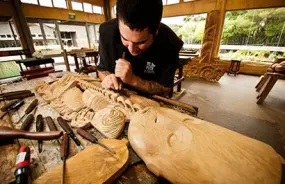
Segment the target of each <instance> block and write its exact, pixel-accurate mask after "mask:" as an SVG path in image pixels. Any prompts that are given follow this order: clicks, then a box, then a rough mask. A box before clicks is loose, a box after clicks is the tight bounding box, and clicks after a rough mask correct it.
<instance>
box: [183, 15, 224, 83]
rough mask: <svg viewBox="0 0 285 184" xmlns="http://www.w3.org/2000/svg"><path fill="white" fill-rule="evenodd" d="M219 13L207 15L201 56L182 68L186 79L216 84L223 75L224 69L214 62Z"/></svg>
mask: <svg viewBox="0 0 285 184" xmlns="http://www.w3.org/2000/svg"><path fill="white" fill-rule="evenodd" d="M219 15H220V14H219V11H218V10H215V11H211V12H209V13H208V15H207V20H206V28H205V32H204V37H203V42H202V48H201V56H200V57H199V58H194V59H192V60H191V62H189V63H188V64H187V65H186V66H184V74H185V75H186V76H187V77H194V78H202V79H205V80H208V81H213V82H218V81H219V80H220V78H221V77H222V76H223V75H224V74H225V72H226V69H225V68H224V67H223V65H222V64H220V63H219V62H217V60H215V58H214V57H215V56H214V50H215V48H214V43H215V41H216V40H215V39H216V38H217V36H216V32H217V29H218V24H217V22H218V20H219Z"/></svg>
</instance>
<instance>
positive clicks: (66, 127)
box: [57, 117, 84, 150]
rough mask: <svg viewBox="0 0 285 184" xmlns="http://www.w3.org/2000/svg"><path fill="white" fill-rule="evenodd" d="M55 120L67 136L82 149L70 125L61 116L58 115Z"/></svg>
mask: <svg viewBox="0 0 285 184" xmlns="http://www.w3.org/2000/svg"><path fill="white" fill-rule="evenodd" d="M57 121H58V123H59V125H60V126H61V128H62V129H63V130H64V131H65V132H66V133H67V134H68V136H69V137H70V138H71V139H72V140H73V141H74V143H75V144H76V145H77V146H78V147H79V148H80V149H81V150H83V149H84V148H83V146H82V144H81V143H80V141H79V140H78V139H77V137H76V136H75V134H74V132H73V131H72V129H71V127H70V126H69V125H68V124H67V123H66V121H65V120H64V119H63V118H62V117H58V118H57Z"/></svg>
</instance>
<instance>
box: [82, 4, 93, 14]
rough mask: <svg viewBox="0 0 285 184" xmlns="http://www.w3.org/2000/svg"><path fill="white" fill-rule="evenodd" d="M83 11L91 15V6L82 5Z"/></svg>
mask: <svg viewBox="0 0 285 184" xmlns="http://www.w3.org/2000/svg"><path fill="white" fill-rule="evenodd" d="M83 7H84V11H85V12H88V13H92V5H91V4H89V3H83Z"/></svg>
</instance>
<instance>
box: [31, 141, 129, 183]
mask: <svg viewBox="0 0 285 184" xmlns="http://www.w3.org/2000/svg"><path fill="white" fill-rule="evenodd" d="M100 142H101V143H102V144H104V145H106V146H107V147H108V148H110V149H112V150H113V151H115V152H116V154H115V155H112V154H110V153H109V152H108V151H107V150H106V149H104V148H102V147H101V146H99V145H98V144H93V145H90V146H89V147H88V148H87V149H85V150H83V151H81V152H79V153H78V154H76V155H75V156H73V157H71V158H69V159H68V160H67V161H66V168H67V169H66V174H65V177H66V183H69V184H78V183H93V184H101V183H106V184H108V183H112V182H113V181H114V180H115V179H116V178H117V177H118V176H120V175H121V174H122V173H123V171H124V170H125V169H126V168H127V166H128V160H129V151H128V148H127V142H128V141H127V140H126V139H123V140H115V139H103V140H101V141H100ZM61 173H62V165H61V164H60V165H58V166H57V167H56V168H54V169H52V170H50V171H48V172H47V173H45V174H43V175H42V176H40V177H39V178H38V179H36V180H35V181H34V182H33V183H35V184H37V183H39V184H50V183H54V184H56V183H61Z"/></svg>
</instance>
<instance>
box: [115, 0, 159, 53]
mask: <svg viewBox="0 0 285 184" xmlns="http://www.w3.org/2000/svg"><path fill="white" fill-rule="evenodd" d="M162 9H163V7H162V0H118V1H117V18H118V22H119V29H120V34H121V40H122V43H123V44H124V46H126V47H127V48H128V49H129V51H130V53H131V54H132V55H133V56H137V55H139V54H141V53H143V52H144V51H146V50H147V49H148V48H149V47H150V46H151V44H152V43H153V40H154V36H155V35H156V34H157V32H158V28H159V24H160V21H161V17H162Z"/></svg>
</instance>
